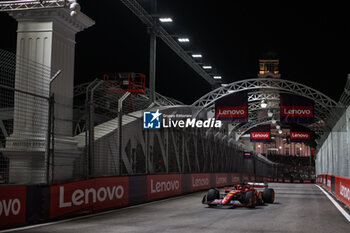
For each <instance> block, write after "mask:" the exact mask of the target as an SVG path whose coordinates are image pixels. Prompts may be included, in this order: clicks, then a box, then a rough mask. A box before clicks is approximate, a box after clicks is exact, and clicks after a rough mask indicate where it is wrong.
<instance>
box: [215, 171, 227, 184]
mask: <svg viewBox="0 0 350 233" xmlns="http://www.w3.org/2000/svg"><path fill="white" fill-rule="evenodd" d="M227 178H228V177H227V173H216V174H215V186H216V187H223V186H227V185H228V179H227Z"/></svg>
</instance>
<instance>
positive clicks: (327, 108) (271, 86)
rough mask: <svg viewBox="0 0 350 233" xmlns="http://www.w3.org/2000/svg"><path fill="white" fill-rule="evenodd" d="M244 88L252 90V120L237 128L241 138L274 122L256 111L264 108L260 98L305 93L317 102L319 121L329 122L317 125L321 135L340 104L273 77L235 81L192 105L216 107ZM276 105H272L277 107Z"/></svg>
mask: <svg viewBox="0 0 350 233" xmlns="http://www.w3.org/2000/svg"><path fill="white" fill-rule="evenodd" d="M242 91H249V93H248V102H249V104H248V106H249V107H248V112H249V119H250V121H249V122H248V123H246V124H239V125H236V126H235V127H234V129H235V130H238V131H239V133H238V135H237V136H238V137H237V139H238V138H239V137H240V136H242V135H243V134H244V133H245V132H246V131H247V130H249V129H251V128H253V127H255V126H257V125H260V124H263V123H268V122H270V121H271V118H259V117H258V115H257V114H256V113H255V111H257V110H261V108H260V107H259V105H260V104H259V102H257V101H260V100H262V99H266V100H271V101H277V100H279V94H280V93H289V94H294V95H299V96H303V97H305V98H308V99H311V100H313V101H314V102H315V106H314V108H315V113H316V114H315V118H316V120H317V121H321V120H322V121H325V122H326V125H325V126H322V125H320V126H317V127H316V128H317V130H316V131H317V133H318V134H322V133H323V132H324V130H323V129H321V128H326V129H327V128H331V125H329V124H327V121H326V120H327V119H328V118H329V117H330V116H331V115H332V114H333V113H334V109H335V108H336V107H338V106H339V104H338V103H337V102H336V101H334V100H333V99H331V98H330V97H328V96H326V95H325V94H323V93H321V92H319V91H317V90H315V89H313V88H310V87H308V86H306V85H303V84H300V83H297V82H293V81H289V80H284V79H269V78H263V79H262V78H255V79H246V80H241V81H237V82H233V83H231V84H228V85H226V86H223V87H220V88H217V89H215V90H213V91H211V92H209V93H207V94H206V95H204V96H202V97H201V98H200V99H198V100H197V101H196V102H194V103H193V104H192V106H194V107H200V110H199V111H198V113H199V112H200V111H202V110H203V109H212V108H213V107H214V103H215V101H216V100H218V99H220V98H223V97H225V96H228V95H230V94H233V93H238V92H242ZM276 106H278V105H276ZM276 106H271V107H272V108H275V109H277V108H276Z"/></svg>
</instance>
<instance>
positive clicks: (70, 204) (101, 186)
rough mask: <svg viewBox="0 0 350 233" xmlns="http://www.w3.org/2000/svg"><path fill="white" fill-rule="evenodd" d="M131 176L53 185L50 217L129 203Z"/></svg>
mask: <svg viewBox="0 0 350 233" xmlns="http://www.w3.org/2000/svg"><path fill="white" fill-rule="evenodd" d="M128 188H129V177H108V178H96V179H90V180H84V181H75V182H69V183H64V184H56V185H52V186H51V188H50V191H51V200H50V217H51V218H55V217H58V216H62V215H65V214H68V213H73V212H78V211H81V210H85V209H92V210H101V209H107V208H112V207H118V206H126V205H128V200H129V195H128V191H129V190H128Z"/></svg>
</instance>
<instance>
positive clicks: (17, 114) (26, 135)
mask: <svg viewBox="0 0 350 233" xmlns="http://www.w3.org/2000/svg"><path fill="white" fill-rule="evenodd" d="M51 77H52V74H51V69H49V68H48V67H46V66H44V65H42V64H39V63H36V62H32V61H30V60H27V59H24V58H21V57H16V56H15V55H14V54H12V53H9V52H7V51H4V50H0V183H10V184H11V183H19V184H26V183H47V182H48V177H49V176H48V174H49V172H50V170H49V169H50V168H49V167H50V166H49V164H50V161H49V159H50V143H49V138H50V135H51V131H50V128H51V127H50V126H51V123H52V122H51V119H52V118H51V117H50V116H51V115H52V114H51V112H50V111H51V110H52V108H51V106H52V104H51V103H52V100H51V99H50V93H49V92H50V81H51ZM34 154H35V156H34Z"/></svg>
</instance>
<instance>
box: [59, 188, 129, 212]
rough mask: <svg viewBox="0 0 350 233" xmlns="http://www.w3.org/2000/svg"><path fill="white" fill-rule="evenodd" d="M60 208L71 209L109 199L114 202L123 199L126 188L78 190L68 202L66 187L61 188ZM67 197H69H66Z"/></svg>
mask: <svg viewBox="0 0 350 233" xmlns="http://www.w3.org/2000/svg"><path fill="white" fill-rule="evenodd" d="M59 190H60V191H59V196H60V200H59V208H65V207H70V206H72V205H74V206H80V205H83V204H86V205H87V204H89V203H90V202H92V203H96V202H97V201H99V202H104V201H106V200H107V199H108V200H110V201H111V200H113V199H121V198H123V196H124V188H123V186H121V185H118V186H112V187H109V186H107V187H100V188H99V189H95V188H87V189H76V190H74V192H73V193H72V195H71V196H70V197H69V199H68V200H65V199H64V197H65V193H64V186H60V189H59ZM66 196H67V195H66Z"/></svg>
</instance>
